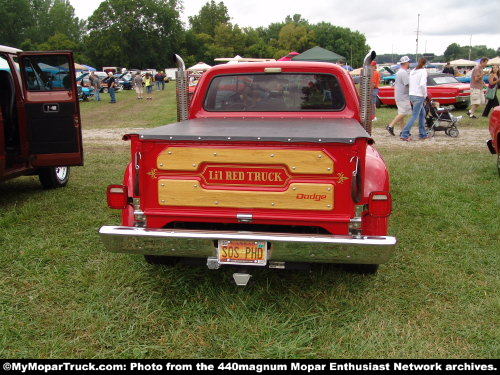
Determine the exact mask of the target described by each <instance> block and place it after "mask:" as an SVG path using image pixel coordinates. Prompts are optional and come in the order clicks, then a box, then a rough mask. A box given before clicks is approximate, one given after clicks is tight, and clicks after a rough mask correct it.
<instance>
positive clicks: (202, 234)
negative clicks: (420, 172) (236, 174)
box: [99, 226, 396, 264]
mask: <svg viewBox="0 0 500 375" xmlns="http://www.w3.org/2000/svg"><path fill="white" fill-rule="evenodd" d="M99 234H100V237H101V240H102V241H103V243H104V245H105V247H106V249H107V250H108V251H111V252H118V253H120V252H125V253H135V254H150V255H166V256H180V257H195V258H208V257H213V256H215V255H216V247H215V245H214V241H217V240H219V239H227V240H249V241H268V242H270V243H271V244H270V254H269V257H268V259H269V260H273V261H289V262H319V263H366V264H379V263H384V262H386V261H387V260H388V259H389V257H390V254H391V253H392V249H393V247H394V245H395V244H396V238H395V237H391V236H349V235H346V236H340V235H315V234H299V233H271V232H247V231H241V232H236V231H201V230H187V229H182V230H181V229H148V228H138V227H125V226H103V227H101V229H100V230H99Z"/></svg>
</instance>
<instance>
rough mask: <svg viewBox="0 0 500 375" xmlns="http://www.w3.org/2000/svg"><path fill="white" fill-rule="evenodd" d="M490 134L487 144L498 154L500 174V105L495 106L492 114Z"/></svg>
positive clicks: (499, 170)
mask: <svg viewBox="0 0 500 375" xmlns="http://www.w3.org/2000/svg"><path fill="white" fill-rule="evenodd" d="M490 134H491V139H490V140H489V141H488V142H487V145H488V149H489V150H490V152H491V153H492V154H497V170H498V175H499V176H500V106H498V107H495V108H494V109H493V113H492V114H491V116H490Z"/></svg>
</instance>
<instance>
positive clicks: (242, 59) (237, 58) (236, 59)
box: [214, 55, 276, 64]
mask: <svg viewBox="0 0 500 375" xmlns="http://www.w3.org/2000/svg"><path fill="white" fill-rule="evenodd" d="M214 61H226V63H227V64H238V63H240V62H259V61H276V60H275V59H260V58H254V57H241V56H240V55H236V56H234V57H217V58H215V59H214Z"/></svg>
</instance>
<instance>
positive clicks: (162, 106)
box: [80, 82, 177, 129]
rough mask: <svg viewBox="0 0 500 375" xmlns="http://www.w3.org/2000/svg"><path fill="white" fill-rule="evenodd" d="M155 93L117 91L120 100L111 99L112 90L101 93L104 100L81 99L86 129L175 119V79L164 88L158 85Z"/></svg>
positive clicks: (151, 124) (142, 125) (149, 124)
mask: <svg viewBox="0 0 500 375" xmlns="http://www.w3.org/2000/svg"><path fill="white" fill-rule="evenodd" d="M145 95H146V94H144V96H145ZM152 96H153V100H146V99H142V100H137V99H136V94H135V91H134V90H123V91H119V92H118V93H117V94H116V100H117V103H116V104H110V103H109V99H110V97H109V94H101V101H100V102H98V101H95V100H90V101H88V102H81V103H80V111H81V116H82V124H83V129H102V128H151V127H155V126H160V125H165V124H169V123H172V122H175V121H176V117H177V115H176V101H175V82H170V83H168V84H166V85H165V90H164V91H157V90H156V89H155V90H154V92H153V95H152Z"/></svg>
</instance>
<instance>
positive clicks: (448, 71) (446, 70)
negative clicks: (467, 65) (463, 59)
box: [443, 62, 455, 76]
mask: <svg viewBox="0 0 500 375" xmlns="http://www.w3.org/2000/svg"><path fill="white" fill-rule="evenodd" d="M443 73H446V74H451V75H453V76H454V75H455V69H453V67H452V66H451V65H450V63H449V62H447V63H446V65H445V66H444V69H443Z"/></svg>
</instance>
